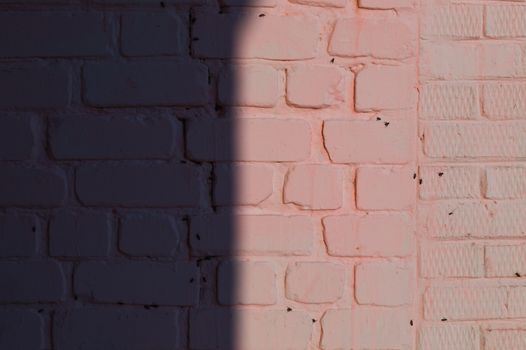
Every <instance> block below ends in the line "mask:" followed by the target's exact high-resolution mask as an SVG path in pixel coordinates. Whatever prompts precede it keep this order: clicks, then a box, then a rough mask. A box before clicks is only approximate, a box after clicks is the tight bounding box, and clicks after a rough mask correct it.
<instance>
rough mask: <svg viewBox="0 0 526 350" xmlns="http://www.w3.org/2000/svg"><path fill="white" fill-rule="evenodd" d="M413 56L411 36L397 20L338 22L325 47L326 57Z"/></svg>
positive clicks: (353, 19) (393, 57) (413, 44)
mask: <svg viewBox="0 0 526 350" xmlns="http://www.w3.org/2000/svg"><path fill="white" fill-rule="evenodd" d="M415 52H416V37H415V35H414V33H413V32H412V31H411V29H410V28H409V27H408V26H407V25H406V23H404V22H403V21H401V20H397V19H396V20H392V19H375V18H374V17H373V18H361V17H358V18H341V19H338V21H337V22H336V25H335V27H334V31H333V32H332V36H331V40H330V44H329V53H330V54H331V55H334V56H348V57H359V56H373V57H376V58H392V59H402V58H407V57H410V56H413V55H414V54H415Z"/></svg>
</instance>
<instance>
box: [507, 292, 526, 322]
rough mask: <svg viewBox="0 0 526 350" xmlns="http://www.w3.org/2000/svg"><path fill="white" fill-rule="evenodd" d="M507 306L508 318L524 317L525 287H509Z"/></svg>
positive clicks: (525, 310)
mask: <svg viewBox="0 0 526 350" xmlns="http://www.w3.org/2000/svg"><path fill="white" fill-rule="evenodd" d="M507 306H508V310H509V317H510V318H518V317H521V318H522V317H524V316H525V315H526V287H511V288H510V294H509V299H508V305H507Z"/></svg>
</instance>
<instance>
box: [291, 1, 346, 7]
mask: <svg viewBox="0 0 526 350" xmlns="http://www.w3.org/2000/svg"><path fill="white" fill-rule="evenodd" d="M290 2H292V3H295V4H301V5H308V6H319V7H345V5H346V3H347V1H346V0H290Z"/></svg>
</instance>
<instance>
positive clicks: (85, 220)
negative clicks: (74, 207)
mask: <svg viewBox="0 0 526 350" xmlns="http://www.w3.org/2000/svg"><path fill="white" fill-rule="evenodd" d="M111 233H112V222H111V218H110V216H109V215H107V214H105V213H96V212H72V211H60V212H58V213H56V214H55V215H53V217H52V219H51V222H50V226H49V252H50V254H51V255H52V256H62V257H90V256H92V257H96V256H99V257H101V256H107V255H108V251H109V247H110V237H111Z"/></svg>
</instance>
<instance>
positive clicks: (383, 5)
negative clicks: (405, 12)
mask: <svg viewBox="0 0 526 350" xmlns="http://www.w3.org/2000/svg"><path fill="white" fill-rule="evenodd" d="M415 3H416V1H415V0H358V6H359V7H361V8H366V9H375V10H390V9H396V8H410V7H413V6H414V5H415Z"/></svg>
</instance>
